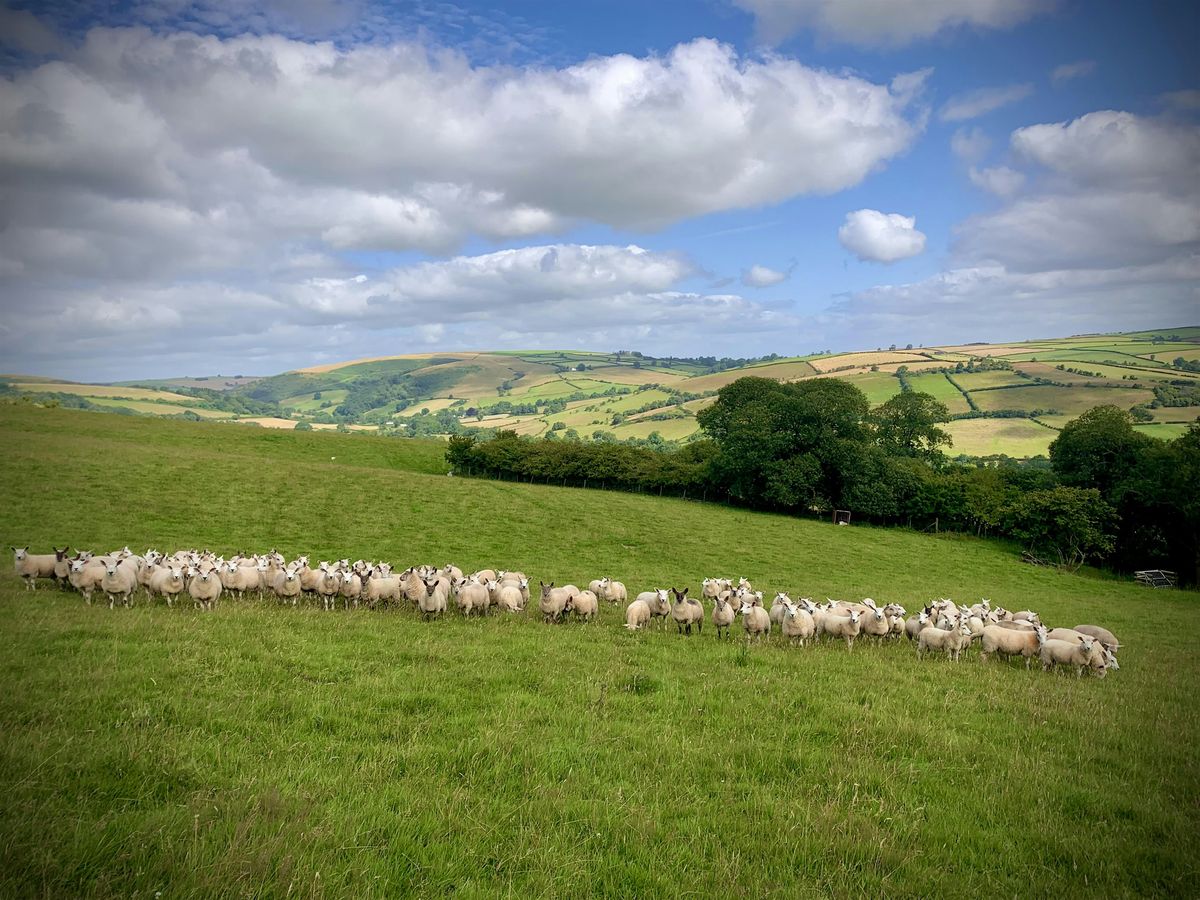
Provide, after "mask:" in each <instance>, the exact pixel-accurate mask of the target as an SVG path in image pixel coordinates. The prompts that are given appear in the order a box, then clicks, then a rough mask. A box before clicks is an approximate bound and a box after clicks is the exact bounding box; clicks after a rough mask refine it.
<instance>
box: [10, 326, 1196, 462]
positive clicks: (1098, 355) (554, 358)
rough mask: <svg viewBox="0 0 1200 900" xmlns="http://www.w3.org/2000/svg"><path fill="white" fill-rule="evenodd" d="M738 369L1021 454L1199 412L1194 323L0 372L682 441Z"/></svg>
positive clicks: (382, 425)
mask: <svg viewBox="0 0 1200 900" xmlns="http://www.w3.org/2000/svg"><path fill="white" fill-rule="evenodd" d="M747 375H754V376H760V377H765V378H775V379H778V380H780V381H799V380H804V379H810V378H829V377H836V378H843V379H845V380H847V381H850V382H852V383H854V384H856V385H857V386H858V387H859V388H861V389H862V391H863V392H864V393H865V394H866V396H867V397H868V399H869V400H870V402H871V403H872V404H873V405H877V404H879V403H882V402H884V401H885V400H887V399H888V398H889V397H892V396H894V395H895V394H896V393H898V392H900V391H903V390H912V391H923V392H926V393H929V394H932V395H933V396H935V397H936V398H938V399H939V400H941V401H942V402H943V403H945V404H946V406H947V408H948V409H949V410H950V413H951V414H952V415H953V416H954V417H955V418H954V419H953V421H951V422H950V423H949V424H948V425H947V426H946V427H947V430H948V431H949V432H950V434H951V435H952V436H953V438H954V446H953V449H952V451H951V453H953V454H966V455H970V456H987V455H993V454H1000V453H1003V454H1006V455H1009V456H1013V457H1030V456H1036V455H1039V454H1044V453H1045V452H1046V449H1047V447H1048V446H1049V444H1050V442H1051V441H1052V440H1053V439H1054V436H1055V434H1056V433H1057V431H1058V429H1060V428H1061V427H1062V426H1063V425H1064V424H1065V423H1066V422H1068V421H1070V420H1071V419H1072V418H1074V417H1075V416H1077V415H1079V414H1080V413H1081V412H1084V411H1085V410H1087V409H1090V408H1091V407H1093V406H1097V405H1101V404H1114V405H1117V406H1120V407H1122V408H1126V409H1131V410H1133V411H1134V412H1135V415H1136V417H1137V418H1138V419H1139V420H1141V421H1140V424H1139V425H1138V426H1137V427H1138V428H1140V429H1142V430H1144V431H1145V432H1147V433H1148V434H1151V435H1154V436H1156V437H1173V436H1175V435H1178V434H1181V433H1182V432H1183V430H1184V429H1185V428H1186V426H1187V423H1189V422H1192V421H1194V420H1195V419H1196V418H1197V416H1198V415H1200V326H1189V327H1185V328H1168V329H1160V330H1152V331H1142V332H1133V333H1123V334H1106V335H1077V336H1074V337H1069V338H1057V339H1049V340H1038V341H1026V342H1020V343H1007V344H969V345H960V346H944V347H917V348H913V347H911V346H910V347H905V348H897V347H891V348H888V349H882V348H878V349H875V350H863V351H859V352H854V353H840V354H830V355H812V356H804V357H790V358H779V357H768V358H762V359H757V360H728V359H725V360H718V359H714V358H693V359H678V358H654V357H649V356H643V355H641V354H639V353H636V352H627V351H622V352H616V353H596V352H586V351H528V352H524V351H503V352H486V351H485V352H469V353H438V354H429V355H405V356H389V357H378V358H372V359H362V360H353V361H349V362H344V363H333V364H327V365H321V366H312V367H309V368H305V369H297V370H295V371H292V372H285V373H282V374H280V375H274V376H270V377H265V378H248V377H243V376H236V377H229V376H211V377H208V378H176V379H161V380H154V381H134V382H125V383H121V384H110V385H86V384H76V383H70V382H59V381H54V380H52V379H44V378H33V377H28V378H27V377H23V376H20V375H5V376H0V381H2V382H3V383H4V384H5V385H6V387H5V393H6V394H7V395H8V396H9V397H10V398H11V397H24V398H27V399H30V400H33V401H35V402H36V401H38V399H39V398H40V399H41V400H43V401H53V402H59V403H63V404H65V405H79V406H86V407H89V408H96V409H108V410H111V411H119V412H124V413H125V414H140V415H168V416H177V417H178V416H183V417H201V418H206V419H217V420H230V421H239V422H252V423H256V424H259V425H263V426H267V427H283V428H295V427H296V426H297V425H298V424H300V423H306V424H307V425H308V426H311V427H313V428H316V429H335V428H339V427H341V428H343V429H349V430H369V431H382V432H385V433H394V432H395V433H402V434H426V435H432V434H446V433H451V432H454V431H461V430H463V429H476V430H485V429H496V428H504V429H511V430H514V431H517V432H518V433H521V434H528V435H542V434H551V433H553V434H557V435H559V436H564V437H579V438H581V439H607V438H615V439H619V440H627V439H640V440H651V441H655V442H658V441H662V442H681V441H686V440H688V439H690V438H692V437H693V436H695V435H697V434H698V433H699V427H698V425H697V422H696V418H695V415H696V412H697V411H698V410H700V409H703V408H704V407H705V406H706V405H707V404H709V403H712V402H713V398H714V396H715V394H716V392H717V391H718V390H719V389H720V388H721V387H722V386H723V385H726V384H729V383H730V382H732V381H734V380H736V379H738V378H741V377H744V376H747ZM300 427H305V425H303V424H302V425H301V426H300Z"/></svg>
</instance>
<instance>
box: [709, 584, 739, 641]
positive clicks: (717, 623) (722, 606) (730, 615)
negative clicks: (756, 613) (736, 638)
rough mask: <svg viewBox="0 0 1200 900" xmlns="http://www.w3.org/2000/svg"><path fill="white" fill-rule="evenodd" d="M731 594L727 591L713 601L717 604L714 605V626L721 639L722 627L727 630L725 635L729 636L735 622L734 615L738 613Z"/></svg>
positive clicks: (718, 638)
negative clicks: (730, 627) (730, 598)
mask: <svg viewBox="0 0 1200 900" xmlns="http://www.w3.org/2000/svg"><path fill="white" fill-rule="evenodd" d="M729 596H730V594H729V592H728V591H725V592H724V593H722V594H719V595H717V598H716V599H715V600H714V601H713V602H714V603H715V604H716V605H715V606H713V614H712V620H713V627H715V628H716V629H717V640H720V639H721V629H724V630H725V637H727V638H728V637H729V626H730V625H732V624H733V619H734V616H736V615H737V613H736V612H735V611H734V608H733V605H732V604H731V603H730V602H729Z"/></svg>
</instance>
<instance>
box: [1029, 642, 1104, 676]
mask: <svg viewBox="0 0 1200 900" xmlns="http://www.w3.org/2000/svg"><path fill="white" fill-rule="evenodd" d="M1041 638H1042V641H1041V646H1040V647H1038V656H1039V657H1040V658H1041V660H1042V670H1043V671H1046V672H1049V671H1050V670H1051V669H1053V668H1054V667H1055V666H1074V667H1075V677H1077V678H1078V677H1079V676H1081V675H1083V670H1084V669H1085V668H1087V667H1088V665H1090V662H1091V659H1090V658H1091V655H1092V646H1093V645H1094V644H1095V642H1096V641H1095V638H1093V637H1092V636H1091V635H1084V637H1083V640H1082V641H1080V642H1078V643H1077V642H1075V641H1055V640H1045V632H1044V631H1043V632H1042V633H1041Z"/></svg>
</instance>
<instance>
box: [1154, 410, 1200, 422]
mask: <svg viewBox="0 0 1200 900" xmlns="http://www.w3.org/2000/svg"><path fill="white" fill-rule="evenodd" d="M1150 414H1151V415H1152V416H1154V421H1155V422H1185V423H1187V422H1195V421H1196V419H1200V406H1160V407H1159V408H1158V409H1152V410H1150Z"/></svg>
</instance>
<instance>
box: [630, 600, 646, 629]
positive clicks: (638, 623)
mask: <svg viewBox="0 0 1200 900" xmlns="http://www.w3.org/2000/svg"><path fill="white" fill-rule="evenodd" d="M648 624H650V606H649V604H648V603H646V601H645V600H641V599H638V600H634V601H633V602H632V603H630V604H629V605H628V606H627V607H625V627H626V628H628V629H629V630H630V631H637V630H638V629H639V628H644V627H645V626H646V625H648Z"/></svg>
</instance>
